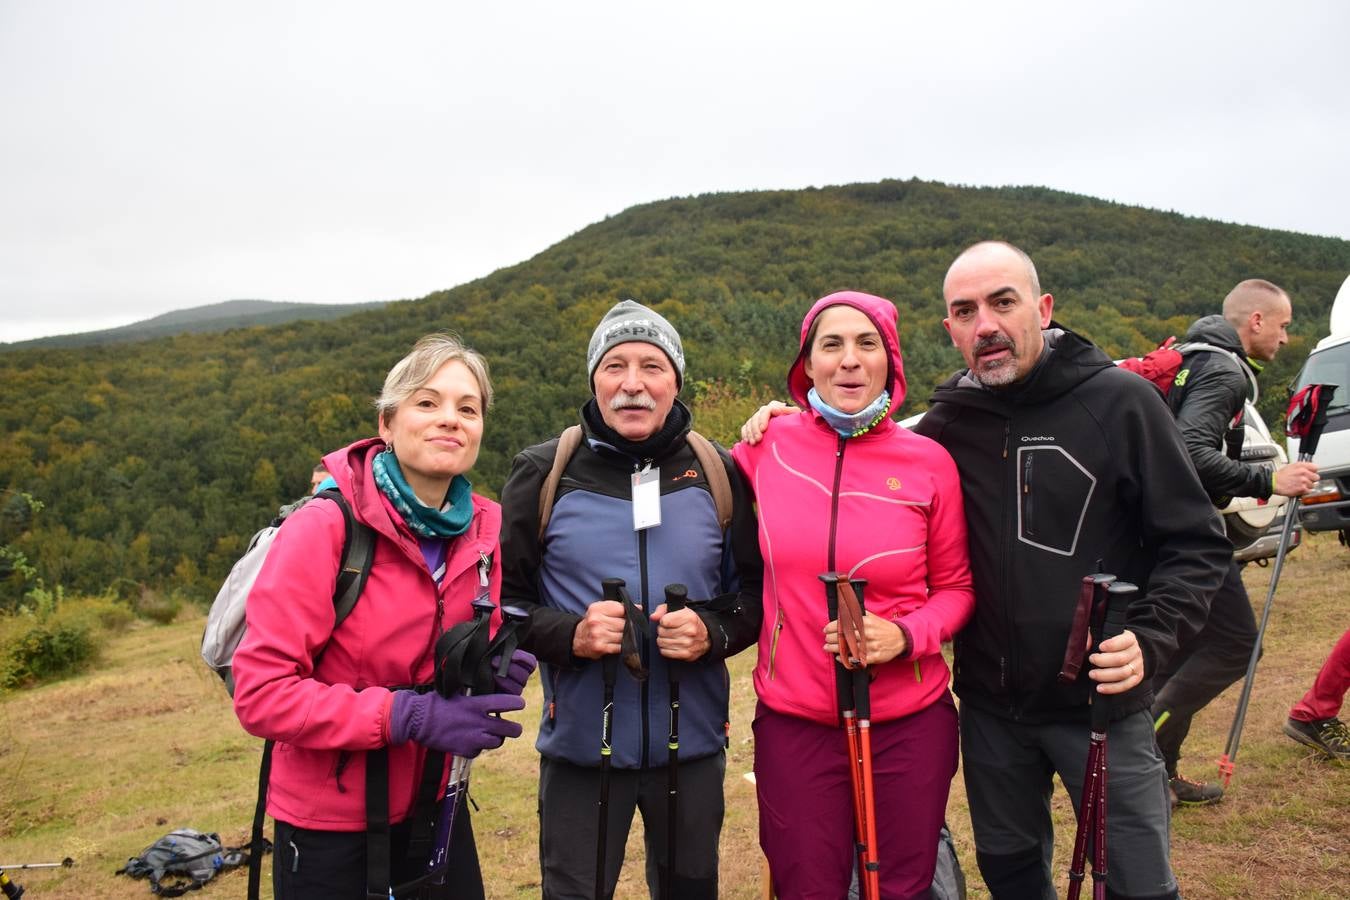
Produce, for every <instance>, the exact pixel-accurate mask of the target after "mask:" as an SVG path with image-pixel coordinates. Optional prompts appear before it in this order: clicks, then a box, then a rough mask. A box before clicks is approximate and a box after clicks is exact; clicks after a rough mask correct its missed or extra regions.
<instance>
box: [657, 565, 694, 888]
mask: <svg viewBox="0 0 1350 900" xmlns="http://www.w3.org/2000/svg"><path fill="white" fill-rule="evenodd" d="M688 599H689V590H688V588H686V587H685V586H684V585H682V584H668V585H666V614H667V615H669V614H670V613H673V612H679V611H680V610H682V609H684V605H685V601H687V600H688ZM666 672H667V673H668V674H669V679H670V735H669V737H668V738H667V739H666V747H667V748H668V749H669V750H670V758H669V761H668V762H667V763H666V884H665V888H664V890H663V891H662V895H663V896H664V897H666V898H671V897H674V896H675V894H674V891H673V888H674V886H675V848H676V846H677V844H678V841H677V840H676V834H677V832H678V831H679V824H680V816H679V808H680V787H679V775H680V671H679V664H678V663H676V662H675V661H674V660H668V661H667V663H666Z"/></svg>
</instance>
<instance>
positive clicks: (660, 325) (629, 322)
mask: <svg viewBox="0 0 1350 900" xmlns="http://www.w3.org/2000/svg"><path fill="white" fill-rule="evenodd" d="M630 341H641V342H642V343H644V344H652V345H654V346H657V347H660V348H661V350H662V351H663V352H664V353H665V354H666V356H668V357H670V361H671V363H672V364H673V365H674V366H675V387H676V390H678V389H680V388H682V387H684V344H683V343H682V342H681V341H680V333H679V332H678V331H676V330H675V327H674V326H673V325H671V324H670V323H669V322H667V321H666V319H665V317H664V316H662V315H661V314H660V313H657V312H654V311H652V310H650V309H648V308H647V307H645V306H643V305H642V304H641V303H638V302H637V301H635V300H621V301H619V302H618V303H616V304H614V306H613V307H612V308H611V309H610V311H609V312H607V313H605V317H604V318H603V319H601V320H600V324H599V325H597V326H595V331H594V332H593V333H592V334H591V342H590V344H589V346H587V348H586V380H587V382H588V383H589V384H590V388H591V393H595V369H596V367H597V366H599V365H600V360H601V358H602V357H604V355H605V354H606V353H608V352H609V351H610V349H612V348H613V347H617V346H618V345H619V344H626V343H629V342H630Z"/></svg>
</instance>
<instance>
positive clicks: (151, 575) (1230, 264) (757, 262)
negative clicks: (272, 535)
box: [0, 181, 1350, 605]
mask: <svg viewBox="0 0 1350 900" xmlns="http://www.w3.org/2000/svg"><path fill="white" fill-rule="evenodd" d="M983 238H1002V239H1005V240H1009V241H1012V242H1014V243H1017V244H1019V245H1021V246H1022V247H1025V248H1026V249H1027V250H1028V251H1029V252H1030V253H1031V254H1032V256H1033V257H1034V258H1035V259H1036V261H1037V264H1038V267H1039V269H1040V273H1041V280H1042V283H1043V285H1044V286H1045V288H1046V289H1047V290H1049V291H1051V292H1052V293H1053V294H1054V295H1055V297H1056V317H1057V318H1058V319H1059V320H1060V321H1061V322H1063V323H1065V324H1066V325H1068V326H1070V327H1073V328H1076V329H1078V330H1080V331H1082V332H1084V333H1085V334H1087V335H1089V336H1090V337H1092V338H1094V339H1095V340H1097V341H1098V342H1099V343H1101V344H1102V345H1103V346H1104V347H1105V348H1106V349H1107V350H1108V351H1109V352H1111V353H1113V354H1118V355H1120V354H1126V353H1130V354H1138V353H1142V352H1145V351H1147V350H1148V349H1150V348H1151V347H1152V346H1154V345H1155V344H1156V343H1157V342H1158V341H1159V340H1160V339H1162V338H1164V337H1166V336H1168V335H1169V334H1180V333H1182V332H1183V331H1184V330H1185V328H1186V326H1187V325H1188V323H1189V322H1190V320H1192V319H1193V318H1195V317H1197V316H1200V315H1203V314H1207V313H1211V312H1215V311H1217V309H1218V304H1219V301H1220V299H1221V298H1222V297H1223V295H1224V294H1225V293H1226V292H1227V291H1228V289H1229V288H1230V287H1231V286H1232V285H1233V284H1234V283H1236V282H1237V281H1238V280H1240V279H1242V278H1246V277H1252V276H1260V277H1265V278H1269V279H1271V280H1273V281H1275V282H1277V283H1279V284H1281V285H1283V286H1284V287H1286V288H1287V289H1289V291H1290V292H1291V294H1292V295H1293V297H1294V302H1295V322H1294V327H1293V332H1294V335H1295V338H1294V340H1293V341H1292V342H1291V346H1290V347H1289V348H1287V349H1286V350H1285V351H1284V353H1283V354H1282V355H1281V357H1280V359H1279V361H1278V363H1277V364H1276V365H1275V366H1273V367H1271V370H1270V371H1269V372H1268V373H1267V375H1266V376H1265V377H1264V380H1265V383H1266V385H1267V390H1266V391H1265V392H1264V394H1265V397H1266V398H1269V399H1268V403H1269V406H1268V408H1273V407H1278V406H1280V405H1281V395H1282V391H1281V390H1279V389H1278V388H1279V387H1280V386H1282V385H1283V384H1284V383H1285V382H1287V381H1288V379H1289V377H1290V376H1291V375H1292V374H1293V372H1294V371H1295V370H1296V369H1297V366H1298V364H1299V362H1300V361H1301V359H1302V358H1303V357H1304V356H1306V353H1307V349H1308V348H1309V347H1310V346H1311V345H1312V343H1313V342H1315V340H1316V338H1317V337H1318V336H1320V335H1321V334H1322V333H1324V332H1325V330H1326V322H1327V313H1328V309H1329V305H1330V302H1331V299H1332V297H1333V296H1334V295H1335V292H1336V289H1337V287H1338V286H1339V284H1340V282H1341V281H1342V280H1343V279H1344V277H1345V275H1346V273H1347V272H1350V242H1346V241H1342V240H1336V239H1331V238H1320V237H1312V236H1307V235H1299V234H1292V233H1288V232H1278V231H1270V230H1265V229H1260V228H1253V227H1245V226H1234V225H1226V224H1222V223H1218V222H1213V221H1207V220H1201V219H1193V218H1187V217H1184V216H1180V215H1176V214H1171V213H1163V212H1155V211H1149V210H1144V209H1138V208H1133V207H1126V206H1121V205H1118V204H1113V203H1107V202H1103V201H1100V200H1094V199H1091V198H1087V197H1081V196H1076V195H1071V194H1065V193H1061V192H1057V191H1051V190H1046V189H1042V188H1006V189H972V188H961V187H952V186H946V185H941V184H933V183H926V182H919V181H887V182H882V183H879V184H864V185H850V186H844V187H833V188H823V189H811V190H802V191H769V192H754V193H739V194H713V195H707V196H701V197H694V198H686V199H677V200H669V201H663V202H659V203H650V204H645V205H642V206H638V207H634V208H632V209H629V210H627V211H625V212H623V213H621V214H619V215H616V216H613V217H611V218H608V219H606V220H604V221H602V222H599V223H596V224H594V225H592V226H590V227H588V228H586V229H584V230H582V231H580V232H578V233H577V234H575V235H572V236H571V237H569V238H567V239H565V240H563V241H561V242H560V243H558V244H556V245H554V246H553V247H550V248H549V249H548V250H546V251H544V252H543V253H541V254H539V255H538V256H536V257H534V258H533V259H530V260H528V261H526V262H523V263H521V264H519V265H516V266H512V267H510V268H506V269H502V270H499V271H497V272H494V273H492V274H491V275H488V276H486V277H484V278H481V279H479V280H477V281H474V282H471V283H468V284H465V285H462V286H460V287H458V288H455V289H453V290H449V291H443V292H438V293H435V294H432V295H430V296H428V297H426V298H423V299H421V300H417V301H407V302H399V303H392V304H390V305H388V306H386V307H384V308H383V309H380V310H377V311H372V312H366V313H358V314H356V315H352V316H348V317H345V318H342V319H339V320H336V321H331V322H302V323H291V324H287V325H281V326H276V327H269V328H252V329H243V330H236V331H229V332H226V333H224V334H217V335H209V336H206V335H181V336H177V337H173V338H167V339H162V340H155V341H148V342H144V343H137V344H131V345H123V346H99V347H88V348H81V349H78V350H51V349H42V350H23V351H15V352H11V353H6V354H0V384H2V385H3V404H0V408H2V409H3V416H4V421H3V430H2V431H0V487H3V488H5V489H7V491H6V493H5V494H4V495H3V496H2V497H0V546H3V545H5V544H8V545H10V546H11V547H12V548H13V549H16V550H18V551H21V552H22V553H23V554H25V555H26V558H27V560H28V561H29V563H30V564H31V565H32V571H28V570H27V569H23V568H22V567H20V568H18V569H16V570H15V573H14V574H12V575H11V576H10V579H9V587H10V592H9V594H8V595H7V597H8V602H9V603H11V604H12V603H13V598H14V597H15V596H16V593H15V592H16V591H17V590H18V589H19V587H20V585H19V582H20V580H21V579H22V577H23V575H24V573H25V572H27V573H28V575H29V576H33V575H36V576H40V577H42V578H43V579H44V580H45V582H46V583H47V585H48V586H52V585H54V584H64V585H66V586H67V587H68V588H74V589H79V590H83V591H90V592H97V591H101V590H103V589H105V588H106V587H107V586H109V585H112V586H114V587H115V588H116V589H117V590H119V591H120V592H126V591H132V590H134V589H136V588H138V587H140V586H144V585H152V586H157V587H166V588H168V589H171V590H181V591H183V592H184V593H186V594H189V595H194V594H195V595H201V594H203V593H206V592H207V591H210V590H214V585H216V584H218V583H219V580H220V578H221V577H222V576H223V573H224V572H225V571H226V569H227V568H228V565H229V563H230V562H231V561H232V560H233V559H234V558H235V557H236V556H237V555H238V553H239V552H240V550H241V549H242V547H243V544H244V542H245V541H246V540H247V537H248V535H249V534H251V533H252V531H254V530H255V529H256V528H257V527H258V526H259V525H260V524H261V523H263V522H264V521H266V519H267V518H268V517H269V516H270V514H271V513H272V512H273V511H274V510H275V508H276V506H277V505H278V504H279V503H281V502H283V501H286V500H289V499H292V498H293V497H295V496H296V495H298V494H300V493H301V492H302V491H303V489H304V488H305V486H306V485H307V474H308V472H309V469H310V468H311V466H312V465H313V463H314V461H315V460H316V459H317V458H318V457H319V455H320V454H321V453H322V452H324V451H326V450H329V449H331V448H334V447H337V446H340V445H342V444H344V443H345V442H347V441H349V440H351V439H353V438H356V437H359V436H364V435H367V434H371V433H373V432H374V422H373V413H372V408H371V405H370V401H371V398H372V397H373V396H374V394H375V393H376V391H377V390H378V389H379V385H380V383H381V381H382V379H383V376H384V373H385V372H386V371H387V370H388V368H389V366H390V365H391V364H392V363H393V362H394V361H395V360H397V359H398V358H399V357H400V356H401V355H402V354H403V353H404V352H405V351H406V350H407V348H408V347H409V346H410V345H411V344H412V342H413V341H414V340H415V339H416V338H417V337H418V336H419V335H421V334H423V333H425V332H427V331H431V330H435V329H445V328H449V329H453V330H455V331H458V332H460V333H461V334H463V335H465V336H466V337H467V339H468V340H469V342H470V343H472V344H473V345H475V346H476V347H477V348H478V349H480V350H482V351H483V352H484V353H485V354H486V355H487V357H488V359H489V360H490V362H491V365H492V371H493V377H494V381H495V383H496V387H497V404H496V406H494V408H493V410H492V411H491V412H490V413H489V417H488V426H487V435H486V438H485V444H484V451H483V454H482V457H481V458H480V462H479V465H478V467H477V469H476V470H475V473H474V480H475V482H476V484H477V485H478V486H479V487H480V488H481V489H484V490H485V491H486V492H488V493H489V494H495V492H496V491H497V490H499V489H500V487H501V484H502V481H503V479H504V477H505V475H506V472H507V470H508V468H509V465H510V459H511V455H512V454H513V453H514V452H515V451H516V450H518V449H519V448H521V447H522V446H525V445H527V444H529V443H531V442H534V441H538V440H541V439H543V438H545V437H546V436H548V435H549V434H551V433H554V432H556V431H557V430H558V429H559V428H561V427H562V426H563V425H564V424H566V423H568V422H569V421H572V420H573V419H574V417H575V410H576V408H577V407H578V405H579V404H580V403H581V402H582V400H583V399H584V398H585V397H586V395H587V392H586V386H585V372H584V368H585V363H584V354H585V346H586V341H587V337H588V336H589V334H590V331H591V329H592V327H593V326H594V325H595V323H596V321H597V320H598V318H599V317H600V316H601V315H602V314H603V312H604V311H605V310H606V309H607V308H608V307H609V306H610V305H611V304H612V303H614V302H615V301H616V300H618V299H620V298H624V297H633V298H636V299H638V300H641V301H643V302H645V303H648V304H650V305H653V306H655V307H656V308H657V309H658V310H660V311H661V312H662V313H663V314H665V315H666V316H667V317H668V318H669V319H670V320H671V321H672V322H674V323H675V325H676V327H678V328H679V329H680V331H681V333H682V335H683V337H684V341H685V347H686V353H687V356H688V359H689V375H688V378H687V380H686V390H685V396H686V399H699V398H702V399H703V404H702V405H701V407H700V414H701V415H703V414H704V413H705V411H706V410H707V409H708V407H709V404H710V402H716V401H709V400H708V399H707V398H708V397H709V396H713V397H725V396H727V389H729V390H730V391H731V392H733V393H740V394H744V393H747V392H749V391H751V390H752V389H755V388H756V387H760V388H763V387H767V388H768V389H770V390H772V391H773V392H774V393H775V395H777V394H778V393H779V392H780V391H781V390H782V388H781V385H782V383H783V375H784V372H785V369H786V367H787V365H788V363H789V361H790V360H791V358H792V356H793V354H794V351H795V347H796V335H797V333H798V326H799V322H800V318H801V316H802V314H803V312H804V311H805V310H806V308H807V307H808V306H809V304H810V303H811V301H812V300H814V299H815V298H816V297H819V296H821V295H823V294H825V293H828V292H830V291H833V290H838V289H841V288H857V289H861V290H866V291H870V292H872V293H877V294H881V295H884V296H886V297H889V298H892V299H894V300H895V301H896V302H897V303H898V304H899V306H900V308H901V310H902V315H901V323H900V327H901V339H902V342H903V345H904V352H905V358H906V369H907V374H908V379H909V385H910V398H909V400H908V401H907V402H906V404H905V407H904V410H905V411H906V412H910V411H914V410H916V409H919V408H922V406H923V404H924V403H925V401H926V399H927V396H928V393H929V390H930V389H931V387H932V386H933V385H934V384H935V383H936V382H937V381H938V380H939V379H940V378H942V377H943V376H945V375H946V374H948V373H950V372H951V371H952V370H953V369H955V368H956V367H957V366H958V365H959V359H958V357H957V355H956V354H955V352H954V351H953V350H952V349H951V347H950V343H949V341H948V340H947V338H946V335H945V334H944V332H943V329H942V326H941V323H940V320H941V315H942V301H941V280H942V276H943V273H944V271H945V269H946V267H947V265H948V264H949V263H950V261H951V259H952V258H953V256H954V255H955V253H956V252H958V250H959V249H960V248H962V247H963V246H965V245H967V244H969V243H971V242H973V241H975V240H979V239H983ZM719 379H720V380H721V381H722V385H721V389H720V390H718V391H714V392H713V393H712V394H711V395H709V394H708V388H709V386H710V384H712V383H713V382H714V381H715V380H719ZM702 421H704V422H705V423H708V422H710V421H711V418H710V417H709V416H706V415H705V416H704V418H703V419H702ZM721 430H722V428H721V426H720V425H719V426H718V427H717V428H714V429H713V431H714V436H717V437H722V438H724V439H725V438H727V437H729V435H728V434H723V433H718V432H720V431H721ZM15 492H26V493H27V494H30V495H32V496H33V497H35V498H37V499H38V500H40V501H42V502H43V503H44V504H45V508H44V509H43V510H41V511H40V512H38V513H36V514H31V515H30V514H28V513H26V512H25V511H26V510H27V508H28V507H27V505H26V503H25V502H24V501H23V498H22V497H21V496H19V494H17V493H15ZM30 580H31V579H30ZM5 602H6V599H5V596H0V605H3V604H4V603H5Z"/></svg>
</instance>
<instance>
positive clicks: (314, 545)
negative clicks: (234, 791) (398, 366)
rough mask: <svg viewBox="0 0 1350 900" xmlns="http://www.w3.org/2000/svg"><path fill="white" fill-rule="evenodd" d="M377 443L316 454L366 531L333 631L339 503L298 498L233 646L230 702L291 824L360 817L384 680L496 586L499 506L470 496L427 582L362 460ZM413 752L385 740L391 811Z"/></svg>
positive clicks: (379, 738) (410, 785) (428, 672)
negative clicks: (262, 755) (369, 531)
mask: <svg viewBox="0 0 1350 900" xmlns="http://www.w3.org/2000/svg"><path fill="white" fill-rule="evenodd" d="M383 448H384V445H383V443H382V442H380V441H379V440H378V439H374V438H372V439H367V440H363V441H358V442H357V443H355V444H352V445H351V446H350V447H347V448H346V449H344V450H339V451H336V452H334V453H331V454H329V455H328V456H326V457H325V458H324V463H325V464H326V465H327V467H328V471H329V472H330V473H332V475H333V477H334V478H335V479H336V480H337V483H338V487H339V489H341V491H342V494H343V496H344V497H346V498H347V499H348V501H349V502H350V504H351V506H352V510H353V512H354V513H355V515H356V518H357V519H359V520H360V521H362V522H365V523H366V524H367V525H369V526H370V527H371V528H373V529H374V530H375V532H376V534H377V540H376V543H375V559H374V563H373V565H372V567H371V572H370V578H369V580H368V581H367V582H366V586H365V590H364V591H362V593H361V597H360V599H359V600H358V601H357V603H356V607H355V608H354V609H353V611H352V613H351V615H350V616H348V618H347V619H346V620H345V621H344V622H343V623H342V625H341V626H340V627H339V628H337V629H336V630H334V628H333V620H334V613H333V588H334V586H335V584H336V580H337V571H338V564H339V559H340V557H341V553H342V540H343V522H342V512H341V511H340V510H339V509H338V507H337V506H336V505H335V504H333V503H329V502H326V501H325V502H314V503H308V504H306V505H305V506H303V507H301V508H300V510H298V511H297V512H296V513H295V514H293V515H292V516H291V517H290V518H288V519H287V520H286V522H285V524H283V525H282V527H281V530H280V531H279V532H278V533H277V536H276V539H275V541H274V542H273V544H272V546H271V548H270V549H269V551H268V554H267V561H266V563H264V565H263V568H262V571H261V572H260V573H259V575H258V580H257V581H256V582H255V583H254V586H253V591H252V593H250V594H249V598H248V632H247V633H246V634H245V636H244V640H243V642H242V643H240V645H239V649H238V650H237V651H236V652H235V656H234V674H235V695H234V709H235V713H236V714H237V715H238V716H239V721H240V722H241V723H242V724H243V726H244V728H245V729H246V730H247V731H248V732H249V733H250V734H254V735H257V736H258V737H264V738H272V739H273V740H275V741H276V742H277V744H276V748H275V749H274V751H273V757H272V774H271V786H270V789H269V794H268V802H267V811H268V813H269V814H271V815H272V816H273V817H274V818H277V819H281V820H282V821H285V822H289V823H290V824H292V825H297V826H300V827H302V828H316V829H324V830H329V831H361V830H364V829H365V827H366V800H365V753H363V752H362V751H365V750H373V749H375V748H377V747H382V746H385V744H386V743H387V742H388V736H387V732H388V717H389V709H390V705H391V703H392V701H393V694H392V692H391V691H389V690H388V688H389V687H393V686H406V685H414V684H423V683H426V682H428V681H430V680H431V677H432V668H433V651H434V646H435V643H436V639H437V638H438V637H439V636H440V634H441V632H442V631H444V630H445V629H447V628H450V627H451V626H453V625H454V624H456V623H458V622H462V621H465V620H467V619H469V618H470V617H471V616H472V609H471V607H470V604H471V603H472V602H473V600H474V598H475V597H477V596H479V595H481V594H488V595H490V596H491V597H492V599H493V600H498V599H499V597H500V593H501V564H500V562H499V560H498V553H497V536H498V532H499V531H500V529H501V508H500V507H499V506H498V505H497V504H496V503H493V502H492V501H490V500H486V499H484V498H482V497H479V496H477V495H474V497H473V504H474V516H473V520H472V522H471V523H470V525H469V530H468V531H466V532H465V533H464V534H463V535H460V536H459V537H457V538H455V539H454V540H453V541H452V542H451V544H450V548H449V553H448V555H447V559H446V575H445V578H444V580H443V581H442V582H441V585H440V586H439V588H438V587H437V585H436V584H435V582H433V581H432V578H431V575H430V573H429V572H428V571H427V566H426V562H425V561H424V559H423V556H422V552H421V549H420V548H419V546H418V543H417V539H416V538H415V537H414V536H413V534H412V533H411V532H410V531H409V530H408V528H407V526H406V525H405V524H404V523H403V520H402V518H401V517H400V516H399V515H398V513H397V512H395V511H394V509H393V507H392V506H390V505H389V503H388V501H387V500H386V499H385V498H384V495H383V494H382V493H380V491H379V489H378V488H377V487H376V486H375V483H374V480H373V478H372V476H371V472H370V465H369V463H370V460H371V458H372V457H373V456H374V454H375V453H378V452H380V451H381V450H382V449H383ZM485 581H486V584H485V583H484V582H485ZM320 654H321V655H320ZM316 660H317V664H316ZM425 756H426V751H425V750H424V749H423V748H422V747H421V746H419V745H417V744H414V743H407V744H401V745H396V746H391V747H390V748H389V814H390V819H391V821H393V822H400V821H402V820H403V819H405V818H407V816H408V814H409V812H410V810H411V808H412V804H413V800H414V798H415V794H416V791H417V784H418V780H419V778H420V777H421V769H422V763H423V760H424V759H425ZM442 780H443V781H444V776H443V778H442Z"/></svg>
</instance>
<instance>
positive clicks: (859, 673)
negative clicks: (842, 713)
mask: <svg viewBox="0 0 1350 900" xmlns="http://www.w3.org/2000/svg"><path fill="white" fill-rule="evenodd" d="M850 584H852V585H853V593H854V595H855V596H856V597H857V598H858V609H860V610H861V611H862V613H863V618H864V624H863V627H864V628H866V627H867V625H866V616H867V604H866V603H865V602H864V601H863V591H864V590H865V589H866V588H867V579H866V578H854V579H851V580H850ZM841 639H842V638H841ZM852 674H853V709H854V711H855V712H856V713H857V716H858V718H859V719H871V718H872V673H871V672H869V671H868V670H867V668H866V667H865V666H859V667H858V668H856V669H854V670H853V673H852Z"/></svg>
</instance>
